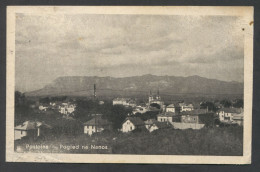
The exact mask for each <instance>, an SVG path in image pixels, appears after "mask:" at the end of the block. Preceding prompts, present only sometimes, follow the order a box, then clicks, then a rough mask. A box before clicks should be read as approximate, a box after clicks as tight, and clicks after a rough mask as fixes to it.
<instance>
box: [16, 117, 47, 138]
mask: <svg viewBox="0 0 260 172" xmlns="http://www.w3.org/2000/svg"><path fill="white" fill-rule="evenodd" d="M49 129H52V127H51V126H50V125H47V124H45V123H44V122H35V121H25V122H24V123H23V124H21V125H18V126H16V127H14V139H15V140H19V139H21V138H23V137H31V138H36V137H39V136H41V135H44V133H47V132H49V131H48V130H49Z"/></svg>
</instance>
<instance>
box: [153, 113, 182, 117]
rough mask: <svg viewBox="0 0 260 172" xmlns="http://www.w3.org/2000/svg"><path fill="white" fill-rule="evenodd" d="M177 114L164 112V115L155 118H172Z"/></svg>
mask: <svg viewBox="0 0 260 172" xmlns="http://www.w3.org/2000/svg"><path fill="white" fill-rule="evenodd" d="M176 115H177V114H176V113H174V112H164V113H160V114H158V115H157V116H162V117H172V116H176Z"/></svg>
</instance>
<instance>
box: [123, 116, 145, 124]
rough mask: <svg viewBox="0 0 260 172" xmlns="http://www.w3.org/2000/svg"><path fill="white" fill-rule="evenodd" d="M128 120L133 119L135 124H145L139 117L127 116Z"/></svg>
mask: <svg viewBox="0 0 260 172" xmlns="http://www.w3.org/2000/svg"><path fill="white" fill-rule="evenodd" d="M127 120H129V121H131V122H132V123H133V124H134V125H144V121H143V120H142V119H141V118H139V117H127V118H126V119H125V121H127ZM125 121H124V122H125Z"/></svg>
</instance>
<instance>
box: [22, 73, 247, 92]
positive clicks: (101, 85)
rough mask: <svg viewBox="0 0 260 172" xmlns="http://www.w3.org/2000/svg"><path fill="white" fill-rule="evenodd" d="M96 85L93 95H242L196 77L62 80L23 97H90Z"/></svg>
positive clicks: (237, 88) (231, 86)
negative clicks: (95, 93) (158, 92)
mask: <svg viewBox="0 0 260 172" xmlns="http://www.w3.org/2000/svg"><path fill="white" fill-rule="evenodd" d="M94 84H96V90H97V95H100V96H106V95H110V96H111V95H120V94H124V95H128V94H131V95H133V94H138V95H140V94H144V95H147V94H148V93H149V91H150V90H152V91H153V93H156V92H157V90H159V91H160V94H169V95H174V94H210V95H211V94H212V95H215V94H241V95H242V94H243V87H244V84H243V83H240V82H234V81H232V82H226V81H220V80H216V79H208V78H204V77H200V76H196V75H195V76H189V77H179V76H156V75H142V76H132V77H124V78H114V77H97V76H65V77H59V78H57V79H55V80H54V81H53V82H52V83H51V84H49V85H46V86H45V87H44V88H42V89H39V90H36V91H31V92H27V93H25V95H26V96H59V95H67V96H90V95H93V90H94Z"/></svg>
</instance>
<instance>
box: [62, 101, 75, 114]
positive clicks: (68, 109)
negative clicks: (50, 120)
mask: <svg viewBox="0 0 260 172" xmlns="http://www.w3.org/2000/svg"><path fill="white" fill-rule="evenodd" d="M75 108H76V105H75V104H71V103H62V104H61V105H60V106H59V112H60V113H61V114H65V115H68V114H71V113H73V112H74V111H75Z"/></svg>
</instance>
